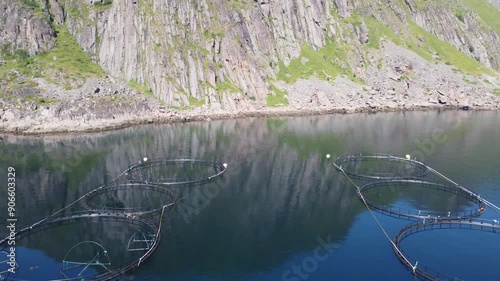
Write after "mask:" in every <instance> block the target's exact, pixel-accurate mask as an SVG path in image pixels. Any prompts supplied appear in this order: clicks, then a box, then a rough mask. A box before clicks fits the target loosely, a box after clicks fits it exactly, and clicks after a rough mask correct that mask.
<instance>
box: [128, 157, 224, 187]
mask: <svg viewBox="0 0 500 281" xmlns="http://www.w3.org/2000/svg"><path fill="white" fill-rule="evenodd" d="M175 166H179V167H178V168H177V169H172V167H175ZM200 168H201V170H202V171H199V170H198V169H200ZM226 169H227V164H226V163H224V164H222V163H219V162H217V161H210V160H198V159H188V158H184V159H182V158H181V159H163V158H162V159H152V160H148V159H147V158H145V161H140V162H139V163H137V164H134V165H132V166H130V167H129V168H128V169H127V170H125V172H124V174H125V178H126V179H127V181H129V182H138V183H146V184H155V185H163V186H182V185H199V184H204V183H208V182H210V181H213V180H215V179H217V178H218V177H220V176H222V175H223V174H224V172H225V171H226ZM170 170H174V171H173V172H174V173H173V175H172V176H171V177H169V176H166V175H165V174H166V173H167V172H169V171H170Z"/></svg>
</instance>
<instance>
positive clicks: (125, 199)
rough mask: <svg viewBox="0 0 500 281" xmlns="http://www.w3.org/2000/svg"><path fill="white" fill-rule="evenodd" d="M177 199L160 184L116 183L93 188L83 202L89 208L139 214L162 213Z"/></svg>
mask: <svg viewBox="0 0 500 281" xmlns="http://www.w3.org/2000/svg"><path fill="white" fill-rule="evenodd" d="M158 198H161V199H158ZM176 200H177V195H176V194H175V193H174V192H173V191H171V190H169V189H167V188H164V187H161V186H158V185H152V184H143V183H115V184H112V185H106V186H102V187H99V188H97V189H94V190H92V191H91V192H89V193H87V194H86V195H85V196H84V197H83V199H82V201H81V202H82V205H83V207H84V208H85V209H87V210H92V211H99V212H114V213H126V214H127V215H129V216H137V215H145V214H157V213H160V212H161V211H162V209H163V207H164V206H168V207H170V206H173V205H174V204H175V202H176ZM144 205H146V206H144Z"/></svg>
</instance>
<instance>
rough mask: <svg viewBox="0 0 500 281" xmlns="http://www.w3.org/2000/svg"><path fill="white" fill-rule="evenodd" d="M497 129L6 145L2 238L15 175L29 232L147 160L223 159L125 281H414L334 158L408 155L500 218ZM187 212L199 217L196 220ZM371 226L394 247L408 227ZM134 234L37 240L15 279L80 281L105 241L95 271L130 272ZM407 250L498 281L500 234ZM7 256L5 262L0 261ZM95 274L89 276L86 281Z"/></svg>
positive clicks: (180, 127) (149, 131)
mask: <svg viewBox="0 0 500 281" xmlns="http://www.w3.org/2000/svg"><path fill="white" fill-rule="evenodd" d="M499 121H500V113H499V112H465V111H449V112H407V113H377V114H353V115H329V116H314V117H294V118H268V119H266V118H249V119H237V120H224V121H211V122H200V123H187V124H174V125H148V126H139V127H133V128H127V129H122V130H117V131H111V132H103V133H92V134H78V135H62V136H55V135H51V136H37V137H23V136H11V135H3V136H2V139H1V140H0V142H1V144H0V183H1V184H0V186H3V187H4V188H3V189H2V190H0V194H1V196H0V198H2V200H0V224H1V225H0V226H2V229H0V234H1V235H2V237H3V236H5V235H7V230H6V227H5V222H6V219H7V207H6V203H7V202H6V199H5V198H6V197H7V195H6V184H7V168H8V167H14V168H15V169H16V186H17V193H16V204H17V205H16V217H17V219H18V222H17V224H18V225H26V224H29V223H31V222H34V221H36V220H39V219H42V218H43V217H45V216H46V215H48V214H51V213H53V212H54V211H56V210H59V209H60V208H62V207H64V206H66V205H68V204H70V203H71V202H73V201H74V200H75V199H76V198H78V197H79V196H81V195H82V194H84V193H86V192H87V191H89V190H91V189H92V188H94V187H96V186H98V185H100V184H101V183H103V182H107V181H109V180H110V179H112V178H114V177H115V176H117V175H118V174H120V173H121V172H122V171H123V170H124V169H126V168H127V166H128V165H130V164H131V163H136V162H138V161H140V160H141V159H143V158H144V157H148V158H157V157H168V158H178V157H190V158H203V159H218V160H220V161H221V162H226V163H228V171H227V173H226V174H225V175H224V177H223V178H222V179H220V180H218V181H216V182H213V183H210V184H208V185H205V186H199V187H197V188H196V189H193V188H192V189H190V190H182V191H181V192H182V193H183V196H185V197H184V198H187V199H186V200H185V201H184V202H187V203H181V204H179V205H178V206H176V207H175V208H173V209H172V210H170V211H169V212H168V213H167V214H166V218H165V220H164V224H163V227H162V240H161V244H160V247H159V249H158V250H157V251H156V252H155V253H154V254H153V256H152V257H151V258H150V259H148V260H147V261H146V262H145V263H144V265H143V266H141V268H140V269H139V270H138V271H137V272H135V273H134V274H133V275H131V276H127V277H125V278H124V280H175V281H181V280H242V281H243V280H261V281H274V280H276V281H298V280H319V281H321V280H408V281H410V280H414V276H413V275H411V274H410V273H409V272H408V271H407V270H406V269H405V268H404V267H403V266H402V265H401V264H400V263H399V261H398V260H397V258H396V257H395V255H394V254H393V251H392V248H391V245H390V243H389V241H388V240H387V238H386V237H385V236H384V233H383V232H382V231H381V229H380V227H379V226H378V224H377V223H376V222H375V220H374V218H373V217H372V215H371V214H370V213H369V212H368V211H367V209H366V208H365V207H364V205H363V204H362V203H360V201H359V200H358V198H357V197H356V192H355V188H354V186H353V185H352V184H350V183H349V182H348V181H347V180H346V179H345V178H343V177H342V176H340V175H339V174H338V173H337V172H336V171H335V169H334V168H333V165H332V164H331V161H328V160H327V159H326V157H325V155H326V154H331V155H332V158H334V157H335V156H340V155H345V154H359V153H363V154H375V153H389V154H393V155H399V156H403V157H404V155H406V154H411V155H412V156H414V157H417V159H419V160H422V161H424V162H425V163H427V164H429V165H430V166H432V167H433V168H435V169H437V170H438V171H440V172H441V173H443V174H445V175H446V176H448V177H450V178H451V179H453V180H454V181H456V182H458V183H460V184H462V185H464V186H466V187H469V188H470V189H472V190H473V191H475V192H477V193H479V194H481V196H482V197H484V198H487V199H488V200H489V201H491V202H493V203H495V204H497V205H500V125H499ZM200 194H202V195H205V196H200ZM207 194H210V196H209V197H206V195H207ZM116 196H117V197H118V198H121V200H123V201H124V202H125V201H126V202H125V204H130V205H133V206H142V205H150V206H154V208H156V207H157V206H159V205H161V204H163V203H164V202H168V200H169V199H170V198H169V197H168V196H165V195H164V194H152V193H148V194H142V193H126V192H122V193H120V194H119V195H116ZM370 196H374V198H376V199H377V200H379V201H380V200H382V201H384V200H385V201H387V202H388V203H392V204H396V205H397V204H399V205H401V206H404V207H408V208H430V209H435V210H437V211H446V210H450V211H453V210H461V209H464V208H468V207H470V206H469V205H470V204H469V202H467V201H466V200H465V201H464V200H462V199H460V198H453V197H452V196H450V195H449V194H446V193H439V192H436V191H432V190H419V191H413V192H411V191H410V192H407V191H405V192H394V190H392V191H390V192H389V193H384V192H383V191H380V192H379V193H373V194H370ZM193 198H195V199H193ZM207 198H208V199H207ZM101 199H102V198H101ZM101 199H98V200H101ZM102 200H104V199H102ZM98 202H100V203H102V202H101V201H98ZM115 203H116V204H123V203H122V202H114V203H113V204H115ZM186 204H187V205H189V204H191V205H189V206H191V207H192V206H193V204H194V205H196V204H197V207H196V208H195V209H194V211H193V208H187V207H186V206H187V205H186ZM78 208H80V207H79V205H78V206H74V207H72V208H71V209H72V210H76V209H78ZM375 216H376V217H377V219H378V220H379V221H380V223H381V225H382V226H383V227H384V229H385V230H386V231H387V233H388V235H389V236H390V237H391V238H392V237H393V236H394V235H395V234H396V233H397V232H398V231H399V230H400V229H401V228H402V227H404V226H405V225H407V224H408V223H409V221H407V220H401V219H396V218H391V217H387V216H384V215H382V214H378V213H376V214H375ZM483 217H485V218H491V219H495V218H496V219H499V217H500V214H499V213H495V212H493V211H491V210H487V212H486V213H485V214H484V215H483ZM135 233H136V229H134V228H133V227H132V226H130V225H126V224H125V225H124V224H120V223H89V224H74V225H69V226H64V227H59V228H54V229H49V230H45V231H44V232H40V233H37V234H34V235H32V236H29V237H27V238H25V239H23V240H21V241H17V242H18V247H17V248H16V251H17V261H18V264H19V266H20V268H19V269H18V273H16V277H17V278H21V279H29V280H47V279H49V278H55V279H57V278H60V276H61V273H60V272H61V270H62V271H63V272H64V273H65V274H69V275H71V274H73V275H75V274H78V273H79V272H78V271H75V270H73V271H70V270H65V268H64V267H63V266H62V261H69V262H75V263H76V262H81V261H89V260H92V259H95V258H96V257H95V253H96V252H99V249H100V248H99V247H98V246H96V245H95V244H93V243H90V242H87V243H83V244H81V245H79V246H78V244H79V243H80V242H83V241H94V242H99V244H100V245H102V246H103V247H104V248H105V249H106V250H107V253H108V254H109V255H108V256H107V257H106V259H105V258H104V257H102V256H101V257H98V258H97V260H99V261H100V262H101V263H102V262H107V261H109V263H110V264H112V265H116V264H120V263H123V262H124V261H126V260H127V259H129V258H131V257H133V255H135V254H137V252H133V251H127V248H128V249H130V245H131V244H130V237H132V236H133V235H134V234H135ZM75 245H76V246H75ZM74 246H75V248H74V249H73V250H71V249H72V247H74ZM403 248H404V250H405V252H406V253H408V254H409V255H411V256H412V257H414V258H416V259H417V260H418V261H419V264H421V265H426V266H430V267H432V268H434V269H436V270H438V271H441V272H443V273H445V274H448V275H450V276H456V277H459V278H460V279H462V280H500V271H499V270H498V261H499V260H500V235H498V234H491V233H486V232H480V231H467V230H436V231H428V232H423V233H418V234H415V235H412V236H409V237H408V238H407V239H405V240H404V241H403ZM4 256H5V254H4V253H3V254H2V253H1V252H0V261H2V260H3V259H5V258H4ZM108 258H109V260H108ZM2 266H3V267H5V264H0V271H2V268H3V267H2ZM99 270H102V267H99V266H93V267H91V268H90V269H89V270H87V271H85V274H91V273H93V272H95V271H99Z"/></svg>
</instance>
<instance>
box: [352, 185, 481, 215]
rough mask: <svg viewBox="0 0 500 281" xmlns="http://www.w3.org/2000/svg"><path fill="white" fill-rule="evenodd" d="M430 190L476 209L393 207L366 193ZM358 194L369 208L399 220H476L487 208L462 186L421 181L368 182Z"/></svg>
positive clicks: (360, 188)
mask: <svg viewBox="0 0 500 281" xmlns="http://www.w3.org/2000/svg"><path fill="white" fill-rule="evenodd" d="M418 188H420V189H428V190H437V191H441V192H443V193H447V194H450V195H457V197H459V198H461V199H465V201H468V202H469V203H473V204H474V205H475V207H474V208H469V209H466V210H464V211H433V210H419V209H411V208H409V207H401V206H397V205H391V204H388V203H380V202H377V201H376V200H373V199H371V198H370V197H369V196H366V192H368V191H371V190H375V189H392V190H398V189H414V190H415V189H418ZM356 194H357V195H358V197H359V198H360V200H362V201H364V202H366V204H367V205H368V206H370V207H371V208H372V209H374V210H376V211H378V212H380V213H382V214H386V215H389V216H394V217H397V218H407V219H428V218H446V219H450V220H452V219H453V220H460V219H465V218H475V217H478V216H480V215H481V214H482V213H483V212H484V210H485V208H486V205H485V203H484V202H483V201H482V200H481V198H480V197H479V196H478V195H477V194H475V193H473V192H471V191H468V190H464V189H462V188H460V186H456V185H453V184H446V183H436V182H429V181H421V180H410V179H407V180H404V179H399V180H385V181H374V182H368V183H366V184H364V185H362V186H361V187H359V188H358V189H357V191H356Z"/></svg>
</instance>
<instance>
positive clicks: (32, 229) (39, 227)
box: [0, 212, 161, 281]
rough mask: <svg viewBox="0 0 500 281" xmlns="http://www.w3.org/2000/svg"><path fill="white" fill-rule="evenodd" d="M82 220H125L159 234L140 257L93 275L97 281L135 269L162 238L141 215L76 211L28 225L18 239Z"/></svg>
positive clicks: (3, 243)
mask: <svg viewBox="0 0 500 281" xmlns="http://www.w3.org/2000/svg"><path fill="white" fill-rule="evenodd" d="M80 221H85V222H88V221H94V222H95V221H115V222H124V223H129V224H133V225H137V226H139V227H141V228H144V229H146V230H148V232H151V233H155V234H158V235H156V236H155V239H154V242H153V243H152V244H151V246H150V248H149V250H147V251H146V252H145V253H144V254H143V255H141V256H140V257H138V258H136V259H134V260H133V261H131V262H129V263H128V264H126V265H124V266H122V267H120V268H114V269H112V270H110V271H108V272H105V273H102V274H99V275H96V276H92V277H91V278H90V280H95V281H103V280H111V279H113V278H117V277H119V276H121V275H124V274H126V273H128V272H130V271H133V270H134V269H136V268H138V267H139V266H140V264H141V263H142V262H143V261H144V260H146V259H147V258H148V257H150V256H151V255H152V254H153V252H154V251H155V250H156V249H157V248H158V245H159V243H160V238H161V236H160V235H159V228H158V226H157V225H156V224H154V223H153V222H151V221H149V220H146V219H141V218H140V217H135V218H132V217H130V216H128V215H127V214H120V213H96V212H76V213H72V214H68V215H66V216H60V217H54V218H51V219H50V220H45V221H43V222H41V223H38V224H34V225H31V226H27V227H24V228H22V229H21V230H19V231H18V232H17V233H16V241H17V240H21V239H23V238H25V237H28V236H30V235H33V234H35V233H38V232H41V231H44V230H47V229H51V228H56V227H60V226H63V225H69V224H73V223H77V222H80ZM7 241H8V237H6V238H4V239H2V240H0V247H5V246H6V244H7ZM81 278H82V277H72V278H58V279H55V280H62V281H70V280H75V281H76V280H81ZM8 280H13V281H15V280H20V279H15V278H10V277H9V279H8Z"/></svg>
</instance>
